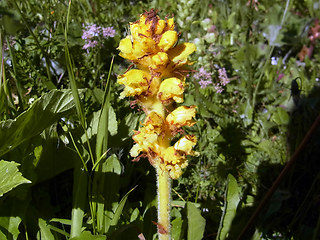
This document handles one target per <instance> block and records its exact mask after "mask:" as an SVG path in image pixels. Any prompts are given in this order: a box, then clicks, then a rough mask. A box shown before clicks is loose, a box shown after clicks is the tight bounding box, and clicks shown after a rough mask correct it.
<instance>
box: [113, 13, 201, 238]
mask: <svg viewBox="0 0 320 240" xmlns="http://www.w3.org/2000/svg"><path fill="white" fill-rule="evenodd" d="M130 32H131V35H129V36H127V37H126V38H124V39H122V40H121V41H120V44H119V47H118V49H119V50H120V54H119V55H120V56H121V57H123V58H125V59H128V60H129V61H131V62H132V64H133V65H135V66H136V67H137V68H135V69H130V70H129V69H128V70H127V71H126V72H125V73H124V74H122V75H119V76H118V81H117V82H118V83H119V84H122V85H124V89H123V91H122V92H121V94H120V97H121V98H124V97H134V98H135V101H134V102H135V103H137V104H138V105H139V106H140V107H141V108H142V109H143V111H144V112H145V114H146V118H145V120H144V122H143V123H142V124H141V126H140V127H139V130H138V131H135V133H134V135H133V137H132V138H133V140H134V142H135V144H134V146H133V147H132V149H131V150H130V155H131V156H132V157H134V158H135V159H134V160H133V161H139V159H140V157H147V158H148V160H149V162H150V164H151V165H152V166H153V167H155V169H156V172H157V187H158V222H157V223H156V225H157V227H158V235H159V239H160V240H169V239H171V233H170V228H171V226H170V208H171V180H172V179H177V178H179V177H180V176H181V174H182V170H183V169H184V168H185V167H187V165H188V161H187V158H186V156H187V155H195V154H196V152H194V151H193V150H192V148H193V146H194V145H195V144H196V141H197V139H196V137H195V136H194V135H185V136H183V134H184V131H183V130H182V127H185V126H192V125H193V124H194V123H195V122H194V120H193V118H194V117H195V114H196V110H195V108H196V107H195V106H180V107H177V108H176V105H177V104H179V103H183V101H184V98H183V93H184V90H185V86H186V83H185V81H186V76H187V73H188V70H187V69H186V66H188V65H191V64H192V63H191V62H189V60H188V56H189V55H190V54H191V53H193V52H194V51H195V50H196V48H195V45H194V44H192V43H180V44H177V42H178V36H179V34H178V33H177V32H176V31H175V30H174V20H173V18H169V19H168V18H165V19H164V20H163V19H160V18H159V16H158V15H157V11H155V10H153V9H151V10H150V11H146V12H144V13H143V14H141V15H140V19H139V20H137V21H136V22H134V23H130ZM177 136H180V137H181V136H182V137H181V138H180V139H179V140H178V141H176V142H175V143H174V144H173V145H171V142H172V141H174V139H176V137H177Z"/></svg>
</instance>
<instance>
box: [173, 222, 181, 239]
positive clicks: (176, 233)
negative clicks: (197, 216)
mask: <svg viewBox="0 0 320 240" xmlns="http://www.w3.org/2000/svg"><path fill="white" fill-rule="evenodd" d="M171 224H172V227H171V232H172V239H174V240H180V239H182V236H183V228H182V224H183V220H182V219H181V218H176V219H174V220H173V221H172V222H171Z"/></svg>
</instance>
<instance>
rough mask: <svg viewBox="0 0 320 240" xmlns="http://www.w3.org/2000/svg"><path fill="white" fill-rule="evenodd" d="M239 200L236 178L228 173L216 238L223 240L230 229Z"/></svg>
mask: <svg viewBox="0 0 320 240" xmlns="http://www.w3.org/2000/svg"><path fill="white" fill-rule="evenodd" d="M239 202H240V198H239V188H238V183H237V180H236V179H235V178H234V177H233V176H232V175H231V174H229V175H228V186H227V191H226V200H225V206H224V210H223V215H222V218H221V222H220V227H219V231H218V235H217V238H216V239H219V240H223V239H226V237H227V236H228V232H229V230H230V227H231V224H232V220H233V218H234V216H235V215H236V211H237V206H238V204H239Z"/></svg>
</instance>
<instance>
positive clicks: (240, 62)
mask: <svg viewBox="0 0 320 240" xmlns="http://www.w3.org/2000/svg"><path fill="white" fill-rule="evenodd" d="M151 8H156V9H158V10H159V15H160V16H161V17H162V18H164V17H166V16H172V15H174V18H175V21H176V27H177V29H178V30H179V31H180V32H181V36H180V39H181V41H187V42H194V43H195V44H196V45H197V52H196V53H195V54H193V55H192V56H191V58H192V60H193V61H194V64H193V66H192V69H193V70H195V71H194V72H191V73H190V76H189V78H188V83H189V85H188V90H187V93H186V101H185V103H184V104H186V105H197V106H198V114H197V123H196V125H194V126H193V127H192V128H191V130H186V131H188V132H189V133H192V134H195V135H196V136H197V138H198V139H199V141H198V144H197V146H196V150H197V151H198V152H199V153H200V155H199V157H193V158H191V159H189V166H188V168H187V170H186V171H185V173H184V174H183V176H182V177H181V178H180V179H179V180H177V181H174V182H173V188H174V194H173V195H172V199H173V209H172V232H173V238H174V239H175V240H179V239H189V240H197V239H237V238H238V236H239V235H240V233H241V231H242V230H243V229H244V228H245V223H247V222H248V219H249V218H250V216H251V215H252V214H253V212H254V210H255V209H256V208H257V206H258V204H259V203H260V202H261V201H262V199H263V197H264V196H265V194H266V193H267V191H268V189H269V188H270V187H271V186H272V184H273V183H274V181H275V180H276V178H277V177H278V175H279V174H280V172H281V170H282V169H283V168H284V165H285V163H286V162H287V161H288V159H289V158H290V156H291V155H292V154H293V153H294V152H295V150H296V148H297V146H298V145H299V143H300V142H301V140H302V139H303V138H304V136H305V134H306V132H307V131H308V130H309V128H310V126H311V125H312V123H313V122H314V121H315V119H316V117H317V115H318V113H319V112H320V102H319V101H320V83H319V68H320V65H319V61H320V55H319V47H320V44H319V42H320V40H319V39H318V38H319V37H320V25H319V20H318V17H319V16H320V2H319V1H316V0H304V1H298V0H291V1H290V0H287V1H280V0H275V1H267V0H259V1H257V0H252V1H247V0H232V1H231V0H230V1H220V0H212V1H209V0H200V1H193V0H191V1H183V0H175V1H172V0H169V1H167V0H166V1H162V0H160V1H144V2H142V1H136V0H132V1H126V0H114V1H107V0H95V1H94V0H92V1H87V0H77V1H76V0H74V1H72V2H71V4H70V2H68V1H66V0H65V1H62V0H49V1H39V0H26V1H20V0H3V1H1V2H0V17H1V18H0V21H1V25H0V26H1V29H0V31H1V32H0V47H1V51H0V54H1V55H0V56H1V74H0V76H1V79H0V120H1V122H0V160H1V161H0V196H1V197H0V239H89V240H90V239H138V238H140V239H143V237H144V238H145V239H147V240H148V239H156V237H157V236H156V225H155V224H154V222H155V221H156V192H155V191H156V190H155V189H156V188H155V176H154V175H155V173H154V169H153V168H152V166H150V164H149V162H148V161H147V160H146V159H141V160H140V161H139V162H132V161H131V160H132V159H131V158H130V156H129V154H128V152H129V150H130V148H131V146H132V140H131V136H132V134H133V131H132V130H133V129H137V127H138V125H139V123H140V122H141V121H142V120H143V119H142V118H143V116H142V115H143V114H142V113H141V111H140V110H139V109H137V108H134V105H133V104H132V102H131V103H130V102H128V101H127V100H120V99H119V93H120V92H121V86H119V85H118V84H116V76H117V75H118V74H122V73H124V72H125V71H126V69H127V68H128V66H129V65H130V63H128V62H125V61H124V60H123V59H122V58H121V57H119V56H118V55H117V54H118V51H117V49H116V48H117V46H118V44H119V41H120V39H121V38H123V37H125V36H126V35H128V33H129V28H128V26H129V25H128V23H129V22H134V21H135V20H136V19H138V16H139V14H141V13H143V11H144V10H148V9H151ZM93 24H95V25H93ZM132 100H134V99H132ZM319 136H320V134H319V129H318V130H316V132H315V133H314V134H313V137H311V139H310V141H309V142H308V144H307V147H306V148H304V149H303V151H302V153H301V154H300V155H299V158H298V159H297V161H296V162H295V164H294V165H293V167H292V168H291V169H290V171H289V172H288V174H287V175H286V176H285V178H283V179H282V180H281V184H280V186H279V187H278V188H277V190H276V191H275V193H274V194H273V196H272V198H271V199H270V200H269V201H268V203H267V205H266V206H265V207H264V208H263V210H262V211H261V212H260V214H259V217H258V218H257V219H256V221H255V222H254V224H252V225H251V226H250V228H248V231H247V233H246V235H244V238H243V239H319V237H320V212H319V209H320V208H319V204H320V201H319V194H320V190H319V187H318V186H319V181H320V177H319V172H320V171H319V170H320V165H319V162H318V160H319V157H318V156H320V152H319V151H320V150H319V149H320V148H319V144H320V139H319Z"/></svg>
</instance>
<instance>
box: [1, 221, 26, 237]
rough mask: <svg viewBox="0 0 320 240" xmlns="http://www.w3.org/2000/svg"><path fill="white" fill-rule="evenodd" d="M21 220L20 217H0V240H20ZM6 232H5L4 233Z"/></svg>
mask: <svg viewBox="0 0 320 240" xmlns="http://www.w3.org/2000/svg"><path fill="white" fill-rule="evenodd" d="M20 223H21V218H20V217H18V216H11V217H10V216H8V217H7V216H6V217H0V239H1V240H7V239H8V240H11V239H18V235H19V234H20V231H19V225H20ZM3 230H5V231H3Z"/></svg>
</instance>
